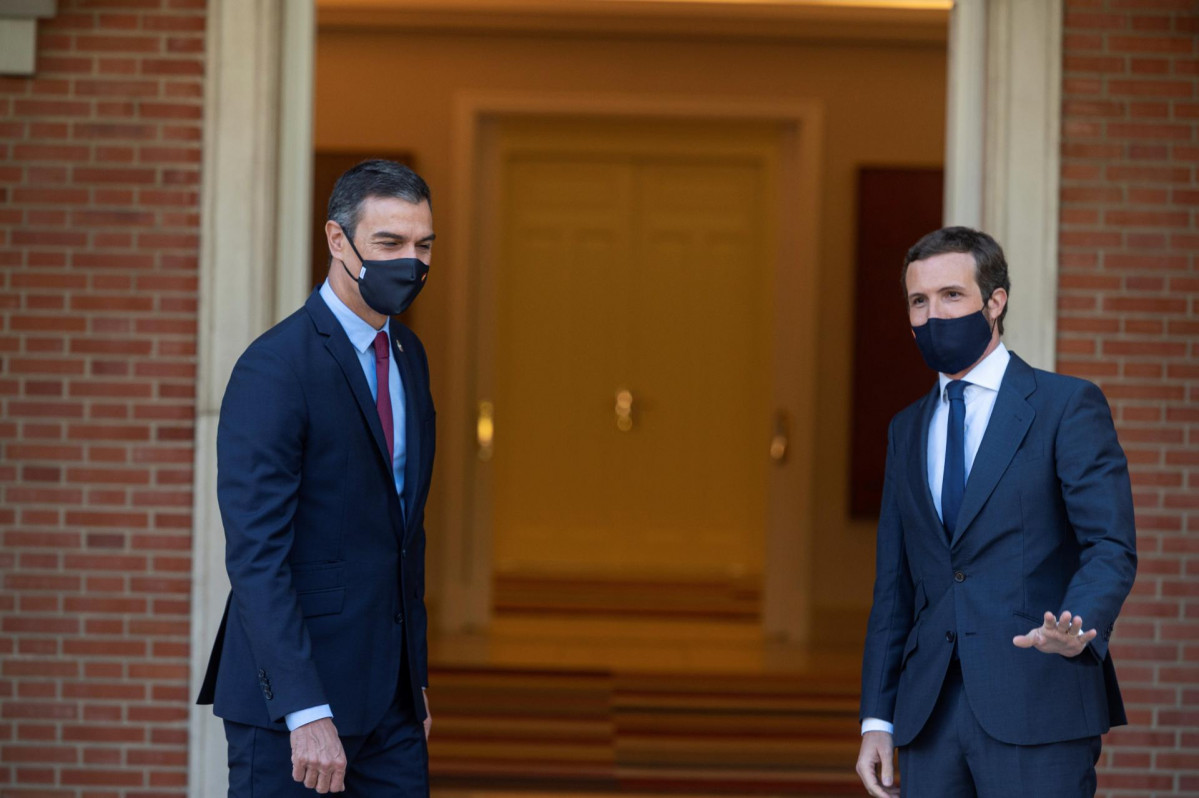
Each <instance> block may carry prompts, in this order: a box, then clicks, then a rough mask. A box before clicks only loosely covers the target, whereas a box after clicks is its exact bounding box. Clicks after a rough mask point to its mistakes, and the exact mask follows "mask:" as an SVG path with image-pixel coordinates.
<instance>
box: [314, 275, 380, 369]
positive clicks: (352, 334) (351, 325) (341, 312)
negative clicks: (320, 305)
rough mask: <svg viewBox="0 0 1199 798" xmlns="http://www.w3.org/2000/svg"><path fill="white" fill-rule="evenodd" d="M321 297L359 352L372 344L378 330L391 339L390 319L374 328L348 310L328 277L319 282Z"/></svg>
mask: <svg viewBox="0 0 1199 798" xmlns="http://www.w3.org/2000/svg"><path fill="white" fill-rule="evenodd" d="M321 299H323V300H325V304H326V305H328V306H329V310H331V311H333V315H334V316H336V317H337V321H338V323H339V324H341V328H342V329H343V330H345V331H346V336H347V337H348V338H349V339H350V343H351V344H353V346H354V348H355V349H357V350H358V351H359V352H365V351H366V350H367V349H369V348H371V347H372V346H374V345H375V336H376V335H378V334H379V332H380V331H382V332H386V333H387V334H388V335H387V338H388V340H391V330H390V325H391V319H388V320H387V321H385V322H383V326H382V327H380V328H379V329H378V330H376V329H375V328H374V327H372V326H370V325H369V324H367V323H366V322H365V321H363V320H362V317H361V316H359V315H358V314H357V313H355V312H354V311H352V310H350V309H349V308H348V307H347V306H346V303H345V302H342V301H341V298H340V297H338V296H337V293H336V292H335V291H334V290H333V286H331V285H329V280H328V279H326V280H325V282H324V283H322V284H321Z"/></svg>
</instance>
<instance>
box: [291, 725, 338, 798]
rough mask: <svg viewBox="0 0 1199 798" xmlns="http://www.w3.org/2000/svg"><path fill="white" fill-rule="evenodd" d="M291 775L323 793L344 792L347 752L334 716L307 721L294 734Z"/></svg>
mask: <svg viewBox="0 0 1199 798" xmlns="http://www.w3.org/2000/svg"><path fill="white" fill-rule="evenodd" d="M291 777H292V779H293V780H294V781H302V782H304V786H305V787H307V788H309V789H315V790H316V791H317V792H318V793H320V794H321V795H324V794H325V793H327V792H345V789H346V752H345V750H344V749H343V748H342V747H341V738H339V737H338V736H337V727H335V726H334V725H333V719H332V718H321V719H320V720H314V721H313V722H312V723H305V724H304V725H303V726H300V727H298V728H297V729H295V730H294V731H293V732H292V733H291Z"/></svg>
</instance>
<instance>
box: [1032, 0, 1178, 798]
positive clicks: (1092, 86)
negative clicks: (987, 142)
mask: <svg viewBox="0 0 1199 798" xmlns="http://www.w3.org/2000/svg"><path fill="white" fill-rule="evenodd" d="M1065 26H1066V27H1065V47H1064V50H1065V52H1064V67H1065V70H1064V86H1063V105H1062V108H1063V129H1062V132H1063V137H1062V189H1061V192H1062V193H1061V198H1062V206H1061V222H1062V227H1061V238H1060V243H1061V278H1060V281H1059V289H1060V292H1061V293H1060V297H1059V314H1058V331H1059V334H1058V366H1059V368H1060V370H1062V371H1066V372H1070V373H1074V374H1079V375H1083V376H1086V377H1088V378H1090V379H1093V380H1095V381H1096V382H1098V384H1099V385H1100V386H1101V387H1102V388H1103V390H1104V392H1105V393H1106V394H1107V397H1108V400H1109V401H1110V402H1111V404H1112V409H1113V412H1114V414H1115V418H1116V424H1117V427H1118V428H1119V432H1120V440H1121V441H1122V443H1123V444H1124V449H1125V451H1126V452H1127V453H1128V459H1129V461H1130V463H1131V466H1132V482H1133V491H1134V494H1135V501H1136V507H1137V531H1138V541H1137V542H1138V549H1139V552H1140V568H1139V573H1138V578H1137V583H1136V587H1135V588H1134V590H1133V595H1132V596H1131V597H1130V598H1129V601H1128V603H1127V604H1126V605H1125V608H1124V612H1123V614H1122V616H1121V618H1120V621H1119V623H1118V624H1117V625H1116V635H1115V637H1114V638H1113V643H1112V651H1113V652H1114V656H1115V658H1116V663H1117V668H1118V672H1119V675H1120V679H1121V685H1122V687H1123V689H1124V698H1125V701H1126V702H1127V705H1128V709H1129V716H1130V721H1131V724H1130V725H1129V726H1127V727H1125V728H1122V729H1119V730H1116V731H1113V732H1112V733H1111V734H1110V735H1109V736H1108V738H1107V740H1106V746H1105V753H1104V755H1103V760H1102V763H1103V765H1102V771H1101V777H1100V794H1101V795H1105V796H1112V797H1113V798H1114V797H1115V796H1150V795H1199V446H1196V444H1197V443H1199V271H1197V269H1196V267H1197V265H1199V263H1197V259H1196V258H1197V253H1199V230H1196V225H1195V222H1196V213H1197V210H1199V180H1197V179H1196V178H1197V175H1196V170H1197V169H1199V90H1197V85H1199V79H1197V77H1196V76H1197V74H1199V36H1197V34H1199V2H1196V0H1067V2H1066V17H1065ZM1016 295H1017V296H1019V290H1018V289H1017V294H1016Z"/></svg>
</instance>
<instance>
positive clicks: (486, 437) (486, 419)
mask: <svg viewBox="0 0 1199 798" xmlns="http://www.w3.org/2000/svg"><path fill="white" fill-rule="evenodd" d="M475 443H476V444H478V447H479V459H480V460H482V461H483V462H487V461H488V460H490V459H491V455H492V454H493V453H494V452H493V449H494V446H495V407H494V405H492V404H491V402H489V401H487V400H486V399H484V400H483V401H481V402H479V413H478V416H477V417H476V418H475Z"/></svg>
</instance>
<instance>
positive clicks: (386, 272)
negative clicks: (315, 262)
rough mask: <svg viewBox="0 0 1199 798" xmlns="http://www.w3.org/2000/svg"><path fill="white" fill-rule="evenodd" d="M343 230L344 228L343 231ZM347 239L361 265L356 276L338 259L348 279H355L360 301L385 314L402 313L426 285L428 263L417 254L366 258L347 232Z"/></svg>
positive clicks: (394, 314)
mask: <svg viewBox="0 0 1199 798" xmlns="http://www.w3.org/2000/svg"><path fill="white" fill-rule="evenodd" d="M344 232H345V231H344V230H343V231H342V233H344ZM346 241H348V242H349V244H350V249H352V250H354V254H355V255H357V256H358V260H360V261H362V268H361V269H359V271H358V276H357V277H355V276H354V275H353V274H352V273H351V272H350V269H349V267H347V266H346V262H345V261H344V260H343V261H342V262H341V268H343V269H345V270H346V274H348V275H350V279H351V280H353V281H354V282H356V283H358V291H359V293H361V294H362V301H363V302H365V303H366V304H367V305H368V306H369V307H370V309H371V310H373V311H375V312H376V313H382V314H383V315H384V316H396V315H398V314H400V313H403V312H404V311H405V310H407V309H408V306H409V305H411V304H412V300H414V299H416V295H417V294H419V293H420V290H421V289H422V288H424V287H425V280H427V279H428V277H429V264H427V263H425V262H424V261H422V260H420V259H419V258H395V259H393V260H365V259H364V258H363V257H362V255H361V254H360V253H359V252H358V247H356V246H354V240H353V239H352V238H350V237H349V236H348V235H347V236H346Z"/></svg>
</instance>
